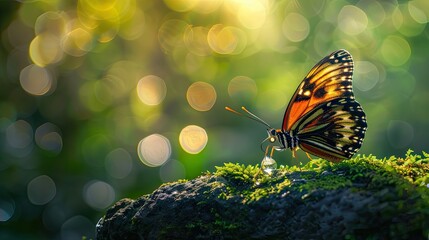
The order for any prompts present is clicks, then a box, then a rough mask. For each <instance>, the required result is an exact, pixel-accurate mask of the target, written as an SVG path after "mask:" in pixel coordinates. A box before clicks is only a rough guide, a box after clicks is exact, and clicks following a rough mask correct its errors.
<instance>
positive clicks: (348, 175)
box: [97, 151, 429, 240]
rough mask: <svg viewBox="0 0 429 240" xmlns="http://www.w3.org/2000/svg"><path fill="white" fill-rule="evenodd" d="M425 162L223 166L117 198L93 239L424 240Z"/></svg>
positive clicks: (428, 169) (428, 161)
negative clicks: (265, 169)
mask: <svg viewBox="0 0 429 240" xmlns="http://www.w3.org/2000/svg"><path fill="white" fill-rule="evenodd" d="M428 183H429V155H428V154H426V153H423V156H420V155H414V154H412V152H411V151H409V152H408V153H407V155H406V157H405V158H394V157H392V158H390V159H383V160H379V159H376V158H375V157H371V156H370V157H357V158H354V159H351V160H347V161H343V162H341V163H338V164H331V163H328V162H326V161H324V160H314V161H312V162H310V164H308V165H306V166H305V167H303V168H302V169H301V170H299V169H297V168H296V167H280V168H279V169H278V170H277V171H275V172H274V173H273V174H272V175H264V174H262V173H261V172H260V170H259V168H258V167H256V166H243V165H239V164H232V163H228V164H225V165H224V166H223V167H218V168H217V171H216V172H214V173H206V174H203V175H202V176H200V177H198V178H196V179H193V180H189V181H185V180H180V181H178V182H174V183H169V184H164V185H162V186H160V187H159V188H158V189H157V190H155V191H154V192H153V193H152V194H149V195H145V196H142V197H140V198H139V199H137V200H132V199H122V200H120V201H119V202H117V203H116V204H115V205H114V206H112V207H111V208H110V209H109V210H108V211H107V213H106V215H105V216H104V217H103V218H102V219H100V222H99V223H98V225H97V239H100V240H101V239H345V238H346V239H366V238H370V239H427V238H428V234H429V188H428V187H429V185H428Z"/></svg>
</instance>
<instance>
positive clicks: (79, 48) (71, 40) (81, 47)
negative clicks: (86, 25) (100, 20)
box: [61, 27, 92, 57]
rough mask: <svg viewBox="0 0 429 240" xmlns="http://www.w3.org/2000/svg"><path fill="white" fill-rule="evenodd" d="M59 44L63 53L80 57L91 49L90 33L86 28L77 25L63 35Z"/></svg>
mask: <svg viewBox="0 0 429 240" xmlns="http://www.w3.org/2000/svg"><path fill="white" fill-rule="evenodd" d="M61 46H62V49H63V51H64V52H65V53H67V54H69V55H71V56H74V57H81V56H83V55H85V54H86V53H87V52H89V51H90V50H91V49H92V35H91V33H89V32H88V31H87V30H85V29H83V28H80V27H77V28H75V29H73V30H71V31H70V32H68V33H67V34H66V35H65V37H64V39H63V40H62V42H61Z"/></svg>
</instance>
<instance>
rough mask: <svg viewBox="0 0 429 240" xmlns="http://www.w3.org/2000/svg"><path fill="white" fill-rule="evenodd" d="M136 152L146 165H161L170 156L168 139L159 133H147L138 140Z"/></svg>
mask: <svg viewBox="0 0 429 240" xmlns="http://www.w3.org/2000/svg"><path fill="white" fill-rule="evenodd" d="M137 154H138V156H139V158H140V161H141V162H142V163H143V164H145V165H146V166H149V167H158V166H161V165H162V164H164V163H165V162H166V161H167V160H168V159H169V158H170V155H171V145H170V141H169V140H168V139H167V138H166V137H164V136H162V135H160V134H152V135H149V136H147V137H145V138H143V139H142V140H141V141H140V142H139V144H138V146H137Z"/></svg>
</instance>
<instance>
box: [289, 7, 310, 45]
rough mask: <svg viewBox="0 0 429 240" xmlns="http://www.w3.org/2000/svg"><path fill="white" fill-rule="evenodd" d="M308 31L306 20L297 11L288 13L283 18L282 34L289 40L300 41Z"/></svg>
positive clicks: (308, 26)
mask: <svg viewBox="0 0 429 240" xmlns="http://www.w3.org/2000/svg"><path fill="white" fill-rule="evenodd" d="M309 33H310V24H309V22H308V20H307V19H306V18H305V17H304V16H302V15H301V14H299V13H294V12H293V13H289V14H288V15H287V16H286V17H285V19H284V20H283V34H284V36H285V37H286V38H287V39H288V40H289V41H291V42H301V41H303V40H304V39H306V38H307V36H308V34H309Z"/></svg>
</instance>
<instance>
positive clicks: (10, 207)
mask: <svg viewBox="0 0 429 240" xmlns="http://www.w3.org/2000/svg"><path fill="white" fill-rule="evenodd" d="M15 209H16V206H15V201H14V200H13V199H12V198H11V197H9V196H7V195H6V196H5V195H3V194H2V195H1V196H0V222H6V221H9V219H11V218H12V216H13V215H14V213H15Z"/></svg>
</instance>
